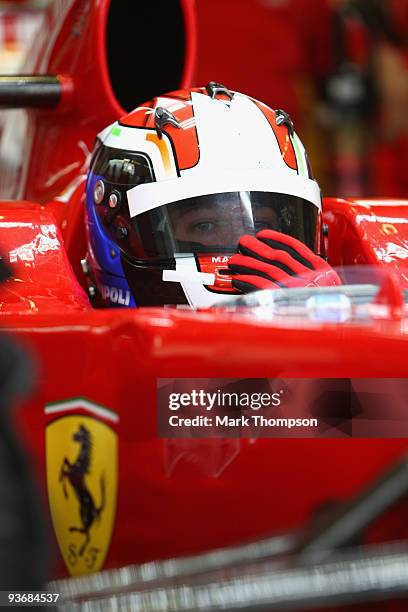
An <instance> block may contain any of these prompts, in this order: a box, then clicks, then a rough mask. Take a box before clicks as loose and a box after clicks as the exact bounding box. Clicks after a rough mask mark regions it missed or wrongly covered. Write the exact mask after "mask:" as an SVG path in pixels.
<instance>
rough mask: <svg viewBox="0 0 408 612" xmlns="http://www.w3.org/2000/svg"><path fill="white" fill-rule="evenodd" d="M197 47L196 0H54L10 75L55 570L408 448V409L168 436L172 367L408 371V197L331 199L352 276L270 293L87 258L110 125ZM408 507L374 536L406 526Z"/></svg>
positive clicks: (342, 482)
mask: <svg viewBox="0 0 408 612" xmlns="http://www.w3.org/2000/svg"><path fill="white" fill-rule="evenodd" d="M152 45H154V50H155V53H154V54H153V53H152ZM194 62H195V21H194V8H193V5H192V2H190V0H179V1H178V0H171V1H170V0H166V1H165V2H164V1H163V2H160V3H159V4H158V6H157V8H156V12H155V14H151V8H149V6H148V5H146V4H140V3H128V4H127V5H126V12H125V14H124V12H123V2H119V0H102V1H99V2H96V1H92V0H55V2H54V3H52V4H51V5H50V7H49V9H48V11H47V13H46V19H45V26H44V29H43V31H42V32H41V35H40V36H39V37H38V38H37V39H36V40H35V41H34V45H33V49H32V52H31V54H30V56H29V59H28V63H27V66H26V68H25V71H26V76H18V77H14V78H13V77H7V78H6V77H3V78H1V79H0V103H1V105H2V106H3V108H8V109H13V110H8V111H7V112H8V114H9V116H8V118H7V121H6V123H5V127H4V132H3V134H2V140H1V145H0V169H1V172H0V197H1V198H2V201H1V202H0V249H1V252H2V255H3V257H4V260H5V263H6V264H7V265H8V266H9V268H10V270H11V272H12V276H11V278H10V279H9V280H7V281H6V282H5V283H4V284H3V285H2V287H1V290H0V304H1V310H0V314H1V323H2V327H3V329H4V330H7V331H8V332H10V333H12V334H13V336H14V337H15V339H16V340H18V341H19V342H20V343H21V344H23V345H24V346H25V347H27V350H28V351H29V352H30V353H31V354H32V355H33V359H35V361H36V368H37V386H36V389H35V391H34V393H33V394H32V395H31V397H30V398H29V399H28V400H26V401H25V402H24V405H23V408H22V410H21V412H20V418H19V423H18V425H19V429H20V431H21V433H22V435H23V437H24V440H25V443H26V445H27V447H28V448H29V449H30V452H31V454H32V456H33V462H34V464H35V465H36V466H37V468H38V474H39V478H40V482H41V484H42V486H43V490H44V492H45V494H46V496H47V500H48V502H47V507H48V513H49V522H50V525H52V529H53V533H54V536H55V542H56V549H58V550H59V558H58V562H57V564H56V569H55V576H56V577H58V576H59V577H61V576H68V575H71V576H80V575H84V574H88V573H92V572H98V571H100V570H102V569H106V568H120V567H123V566H127V565H130V564H135V563H142V562H147V561H152V560H157V559H168V558H173V557H180V556H182V555H187V554H196V553H199V552H202V551H208V550H211V549H214V548H220V547H225V546H228V545H236V544H238V543H241V542H244V541H246V540H249V539H257V538H261V537H264V536H266V535H268V534H271V533H274V532H279V531H282V530H289V529H292V528H294V527H297V526H299V525H300V524H302V523H303V522H305V521H306V520H307V519H308V518H310V516H311V515H312V514H313V513H314V512H315V510H316V508H318V507H320V506H321V505H322V504H326V503H327V501H328V500H330V501H333V500H339V499H342V498H344V497H347V496H351V495H352V494H353V493H354V492H355V491H356V490H357V489H359V488H360V487H362V486H363V484H364V483H365V482H366V481H367V480H368V479H371V478H373V477H374V476H375V475H376V474H377V473H378V472H381V471H382V470H383V469H384V467H385V466H387V465H388V464H389V463H390V462H392V460H394V459H396V458H398V457H399V456H400V455H401V454H403V453H404V452H405V451H406V448H407V444H406V441H405V439H404V438H405V437H406V436H407V431H406V425H404V419H403V417H402V418H401V419H400V421H399V422H398V427H397V430H395V428H394V429H392V433H390V431H391V430H389V429H384V432H385V433H384V435H387V436H388V437H387V438H385V439H378V438H380V437H381V435H380V433H381V432H379V430H378V428H377V429H375V430H371V433H368V434H367V433H362V430H359V429H357V430H355V432H354V436H356V435H357V436H360V437H354V438H353V430H352V429H350V428H341V427H337V428H336V427H328V428H327V429H326V430H325V432H323V434H322V435H321V436H320V438H319V439H316V438H314V439H290V440H288V439H282V438H276V439H264V438H259V437H257V436H254V437H250V438H248V439H237V438H228V439H224V438H211V439H199V440H191V439H185V438H180V439H168V438H166V437H162V438H160V437H158V434H157V417H156V398H157V381H158V380H159V379H179V378H183V379H207V380H208V379H215V380H220V379H228V380H229V379H258V380H263V379H274V380H276V379H280V380H282V379H285V380H287V379H297V378H301V379H312V378H319V379H327V378H330V379H342V380H349V379H376V378H380V379H382V380H384V379H395V378H404V377H406V375H407V372H408V366H407V361H406V359H405V355H406V354H407V348H408V337H407V326H406V320H407V319H406V308H405V294H404V287H405V286H406V282H407V278H408V276H407V274H408V266H407V263H406V261H407V257H408V247H407V242H408V233H407V229H406V226H407V219H408V200H407V201H405V200H400V201H391V200H389V201H388V200H375V199H372V200H344V199H330V198H327V199H325V200H324V202H323V213H324V221H325V224H326V236H325V240H326V247H327V254H328V261H329V262H330V264H331V265H332V266H335V267H342V268H344V270H346V271H345V272H344V276H343V282H344V285H343V288H342V289H341V290H340V289H339V288H338V287H337V288H336V287H335V288H323V289H307V290H299V289H296V290H295V289H293V290H291V289H288V290H282V291H278V292H276V293H274V292H261V294H258V293H254V294H250V295H248V296H243V297H237V302H236V303H232V304H230V305H229V306H228V307H227V308H224V307H221V306H220V307H215V308H212V309H209V310H205V311H202V312H192V311H189V310H187V309H175V308H174V309H172V308H163V307H155V308H128V309H126V308H125V309H119V308H110V309H96V308H94V307H93V306H92V305H91V302H90V300H89V296H88V294H87V287H88V283H87V279H86V277H85V274H84V270H83V268H82V266H81V260H83V259H84V257H85V252H86V239H85V224H84V205H85V190H84V184H85V179H86V173H87V170H88V166H89V160H90V151H91V149H92V146H93V142H94V139H95V136H96V134H97V133H99V132H100V131H101V130H102V129H104V128H105V127H106V125H109V124H112V123H113V122H114V121H116V120H118V119H119V118H120V117H122V116H123V115H125V114H126V113H127V112H129V111H130V110H131V109H132V108H134V107H135V106H136V105H137V104H139V103H141V102H143V100H147V99H149V98H151V97H153V96H154V95H157V94H158V93H159V92H165V91H172V90H175V89H178V88H184V87H189V86H190V85H191V83H192V80H193V73H194ZM129 73H132V75H133V76H132V79H129V78H128V75H129ZM27 75H29V76H27ZM153 75H154V80H152V76H153ZM373 270H374V271H373ZM354 271H355V272H354ZM367 279H368V280H367ZM302 291H306V293H305V292H303V293H302ZM333 292H334V294H335V299H334V300H333V299H331V298H330V297H328V296H330V295H332V294H333ZM339 295H340V298H339ZM313 296H315V297H316V296H323V297H322V299H320V298H319V299H317V300H316V299H312V301H310V298H313ZM117 298H118V300H119V294H118V296H117ZM381 384H382V389H384V388H385V385H386V384H387V383H386V382H383V383H381ZM374 416H375V415H371V417H370V415H368V416H367V415H365V418H366V419H367V420H370V418H374ZM384 427H386V425H384ZM373 431H374V433H373ZM356 432H357V434H356ZM344 438H347V439H344ZM364 438H366V439H364ZM400 512H401V509H400ZM396 516H397V517H398V516H400V515H399V514H396V515H394V517H393V520H392V521H388V522H386V524H385V526H384V524H382V525H380V526H379V527H378V526H377V529H376V530H374V532H373V534H371V538H372V539H373V540H377V541H378V540H380V541H384V540H389V539H395V538H402V537H404V536H405V535H406V534H405V532H404V521H401V520H400V523H398V524H399V527H400V528H399V529H397V530H396V532H394V531H393V530H394V529H395V525H396V522H395V517H396Z"/></svg>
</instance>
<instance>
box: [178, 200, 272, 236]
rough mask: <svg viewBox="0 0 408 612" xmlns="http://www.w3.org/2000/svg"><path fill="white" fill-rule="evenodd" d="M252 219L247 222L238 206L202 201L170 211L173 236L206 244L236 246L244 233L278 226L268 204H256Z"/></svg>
mask: <svg viewBox="0 0 408 612" xmlns="http://www.w3.org/2000/svg"><path fill="white" fill-rule="evenodd" d="M254 215H255V218H254V219H253V221H252V220H251V222H250V223H248V225H247V224H246V223H245V220H244V219H243V216H242V209H241V207H240V205H238V204H237V205H236V206H220V205H216V204H215V205H211V204H203V205H201V206H200V205H197V206H194V207H183V206H182V205H181V206H179V207H175V208H174V209H173V210H172V211H171V212H170V219H171V223H172V226H173V229H174V232H175V236H176V239H177V240H178V241H180V242H182V241H183V242H198V243H200V244H203V245H205V246H211V245H225V246H235V245H237V244H238V241H239V239H240V238H241V236H243V235H244V234H248V233H249V234H253V233H254V229H255V232H258V231H260V230H261V229H267V228H268V229H278V219H277V215H276V212H275V211H274V210H273V208H271V207H269V206H257V207H255V210H254Z"/></svg>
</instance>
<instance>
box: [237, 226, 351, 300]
mask: <svg viewBox="0 0 408 612" xmlns="http://www.w3.org/2000/svg"><path fill="white" fill-rule="evenodd" d="M238 250H239V254H238V255H233V256H232V257H231V259H230V260H229V262H228V267H229V269H230V271H231V272H232V274H233V276H232V285H233V287H235V289H239V290H240V291H242V292H243V293H249V292H250V291H257V290H258V289H279V288H289V287H290V288H292V287H328V286H331V285H340V284H341V280H340V278H339V277H338V275H337V273H336V272H335V271H334V270H333V268H332V267H331V266H330V265H329V264H328V263H327V262H326V261H324V259H322V258H321V257H319V256H318V255H315V253H313V252H312V251H311V250H310V249H309V248H308V247H307V246H306V245H305V244H303V242H300V241H299V240H296V238H293V237H292V236H287V235H286V234H282V233H280V232H275V231H274V230H269V229H265V230H262V231H260V232H258V233H257V235H256V237H255V236H242V238H241V239H240V241H239V245H238Z"/></svg>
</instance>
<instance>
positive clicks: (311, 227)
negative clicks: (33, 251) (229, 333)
mask: <svg viewBox="0 0 408 612" xmlns="http://www.w3.org/2000/svg"><path fill="white" fill-rule="evenodd" d="M86 228H87V240H88V251H87V257H86V260H85V261H84V262H83V267H84V270H85V271H86V272H87V273H88V284H89V292H90V295H92V296H94V297H95V299H96V300H97V301H99V303H100V304H102V305H109V306H158V305H175V304H185V305H189V306H190V307H193V308H197V307H207V306H211V305H212V304H214V303H220V302H222V301H225V300H230V299H231V296H232V297H233V296H234V293H236V290H235V289H233V288H232V282H231V275H230V273H229V270H228V267H227V265H228V260H229V258H230V257H231V256H232V255H233V254H234V253H236V252H237V246H238V241H239V239H240V237H241V236H242V235H243V234H252V235H255V234H256V232H257V231H259V230H261V229H265V228H271V229H274V230H277V231H280V232H283V233H285V234H289V235H291V236H294V237H295V238H297V239H299V240H301V241H302V242H304V243H305V244H306V245H307V246H309V247H310V248H311V249H312V250H314V251H315V252H316V253H319V252H320V245H321V194H320V189H319V186H318V184H317V182H316V181H315V180H314V179H313V177H312V174H311V170H310V165H309V162H308V159H307V155H306V152H305V149H304V147H303V145H302V143H301V141H300V139H299V138H298V136H297V135H296V133H295V132H294V129H293V125H292V122H291V120H290V117H289V116H288V115H287V114H286V113H285V112H284V111H281V110H272V109H271V108H269V107H268V106H266V105H265V104H263V103H261V102H259V101H257V100H255V99H253V98H251V97H249V96H246V95H243V94H241V93H238V92H233V91H229V90H228V89H227V88H226V87H224V86H223V85H220V84H217V83H214V82H211V83H209V84H208V85H207V86H206V87H200V88H194V89H188V90H181V91H175V92H171V93H168V94H166V95H163V96H160V97H157V98H154V99H153V100H150V101H149V102H146V103H145V104H142V105H141V106H139V107H137V108H136V109H135V110H134V111H132V112H131V113H129V114H128V115H126V116H124V117H122V118H121V119H120V120H119V121H117V122H115V123H114V124H112V125H110V126H109V127H108V128H106V129H105V130H103V131H102V132H101V133H100V134H99V135H98V138H97V140H96V144H95V148H94V151H93V155H92V159H91V165H90V169H89V173H88V178H87V184H86Z"/></svg>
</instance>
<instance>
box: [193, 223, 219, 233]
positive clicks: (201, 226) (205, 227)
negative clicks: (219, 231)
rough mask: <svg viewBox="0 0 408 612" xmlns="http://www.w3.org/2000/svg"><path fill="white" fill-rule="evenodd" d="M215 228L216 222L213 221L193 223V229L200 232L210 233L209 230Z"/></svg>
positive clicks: (211, 230)
mask: <svg viewBox="0 0 408 612" xmlns="http://www.w3.org/2000/svg"><path fill="white" fill-rule="evenodd" d="M214 229H215V223H212V222H211V221H201V222H200V223H195V224H194V225H193V230H196V231H198V232H202V233H203V234H208V233H209V232H213V231H214Z"/></svg>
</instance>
